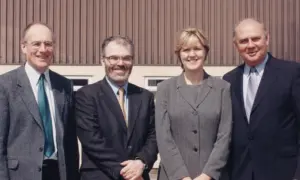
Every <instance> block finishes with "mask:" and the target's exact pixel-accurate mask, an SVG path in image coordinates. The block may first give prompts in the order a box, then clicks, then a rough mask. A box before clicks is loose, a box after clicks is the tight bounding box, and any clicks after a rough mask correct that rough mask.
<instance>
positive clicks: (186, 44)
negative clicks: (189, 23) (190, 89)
mask: <svg viewBox="0 0 300 180" xmlns="http://www.w3.org/2000/svg"><path fill="white" fill-rule="evenodd" d="M208 51H209V46H208V42H207V39H206V37H205V36H204V34H203V33H202V31H201V30H200V29H197V28H187V29H184V30H183V31H182V32H181V33H180V34H179V36H178V39H177V45H176V50H175V53H176V55H177V57H178V58H179V61H180V63H181V67H182V69H183V70H184V71H185V72H187V71H199V70H200V71H201V70H202V69H203V64H204V61H205V59H206V56H207V53H208Z"/></svg>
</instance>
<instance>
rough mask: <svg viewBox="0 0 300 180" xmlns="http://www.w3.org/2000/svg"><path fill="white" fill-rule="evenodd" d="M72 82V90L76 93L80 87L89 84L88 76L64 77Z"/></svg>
mask: <svg viewBox="0 0 300 180" xmlns="http://www.w3.org/2000/svg"><path fill="white" fill-rule="evenodd" d="M66 78H68V79H70V80H71V81H72V82H73V90H74V91H77V90H78V89H80V88H81V87H83V86H85V85H88V84H89V78H90V76H66Z"/></svg>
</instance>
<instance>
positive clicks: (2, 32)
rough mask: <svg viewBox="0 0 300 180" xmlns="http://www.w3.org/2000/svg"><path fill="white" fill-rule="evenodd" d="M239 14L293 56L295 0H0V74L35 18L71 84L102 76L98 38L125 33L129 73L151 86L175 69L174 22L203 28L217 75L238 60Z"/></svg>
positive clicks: (297, 53)
mask: <svg viewBox="0 0 300 180" xmlns="http://www.w3.org/2000/svg"><path fill="white" fill-rule="evenodd" d="M247 17H253V18H256V19H258V20H260V21H262V22H263V23H264V24H265V25H266V28H267V30H268V31H269V32H270V37H271V38H270V51H271V52H272V54H273V55H275V56H277V57H280V58H285V59H291V60H294V61H300V41H299V39H300V21H299V17H300V1H299V0H251V1H249V0H226V1H225V0H0V24H1V27H0V74H2V73H5V72H7V71H9V70H11V69H14V68H15V67H17V66H19V65H21V64H23V63H24V62H25V59H24V57H23V55H22V53H21V50H20V39H21V37H22V30H23V29H24V28H25V26H26V25H27V24H29V23H31V22H34V21H37V22H43V23H47V24H49V25H50V26H51V27H52V28H53V30H54V33H55V37H56V51H55V58H54V60H53V65H52V66H51V69H52V70H54V71H56V72H58V73H60V74H62V75H65V76H66V77H68V78H70V79H73V80H74V82H75V87H74V88H75V90H76V89H78V88H80V87H81V86H83V85H85V84H90V83H94V82H96V81H98V80H100V79H102V78H103V77H104V68H103V67H102V66H101V43H102V41H103V40H104V39H105V38H106V37H108V36H111V35H126V36H129V37H130V38H132V39H133V41H134V44H135V59H134V64H135V66H134V69H133V72H132V75H131V78H130V81H131V82H132V83H135V84H137V85H139V86H141V87H145V88H147V89H149V90H151V91H153V92H155V91H156V87H157V83H159V82H161V81H162V80H164V79H167V78H169V77H172V76H175V75H178V74H180V73H181V68H180V66H179V63H178V59H177V57H176V56H175V54H174V49H175V39H176V35H177V33H178V32H179V31H180V30H182V29H184V28H187V27H197V28H200V29H202V30H203V31H204V32H205V34H206V36H207V37H208V39H209V44H210V52H209V55H208V59H207V60H206V62H205V69H206V71H207V72H208V73H209V74H211V75H214V76H222V75H223V74H224V73H226V72H228V71H229V70H231V69H233V68H234V67H235V66H236V65H238V64H240V63H241V62H242V61H241V59H240V57H239V55H238V53H237V52H236V51H235V49H234V46H233V43H232V35H233V27H234V25H235V23H237V22H238V21H239V20H241V19H243V18H247ZM156 167H157V164H156Z"/></svg>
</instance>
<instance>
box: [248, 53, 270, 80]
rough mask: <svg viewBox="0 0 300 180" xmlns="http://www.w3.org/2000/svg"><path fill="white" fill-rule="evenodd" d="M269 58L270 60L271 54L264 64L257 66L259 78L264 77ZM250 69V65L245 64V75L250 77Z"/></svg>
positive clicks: (267, 56)
mask: <svg viewBox="0 0 300 180" xmlns="http://www.w3.org/2000/svg"><path fill="white" fill-rule="evenodd" d="M268 58H269V54H267V55H266V57H265V59H264V61H263V62H262V63H260V64H258V65H256V66H255V69H256V70H257V72H258V75H259V76H262V75H263V72H264V69H265V66H266V63H267V61H268ZM250 68H251V67H250V66H249V65H247V64H245V67H244V74H245V75H249V72H250Z"/></svg>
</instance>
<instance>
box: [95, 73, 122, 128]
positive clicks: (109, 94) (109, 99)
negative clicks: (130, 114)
mask: <svg viewBox="0 0 300 180" xmlns="http://www.w3.org/2000/svg"><path fill="white" fill-rule="evenodd" d="M100 86H101V88H102V91H103V94H102V95H101V99H103V100H104V102H105V103H107V107H110V108H109V110H110V111H111V112H112V114H113V115H114V116H115V117H116V120H117V122H118V123H119V124H120V126H121V127H122V129H123V131H124V132H126V133H127V126H126V122H125V119H124V117H123V113H122V110H121V107H120V105H119V102H118V100H117V98H116V95H115V94H114V92H113V90H112V89H111V87H110V86H109V84H108V82H107V81H106V79H105V78H104V79H103V80H102V81H101V82H100Z"/></svg>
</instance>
